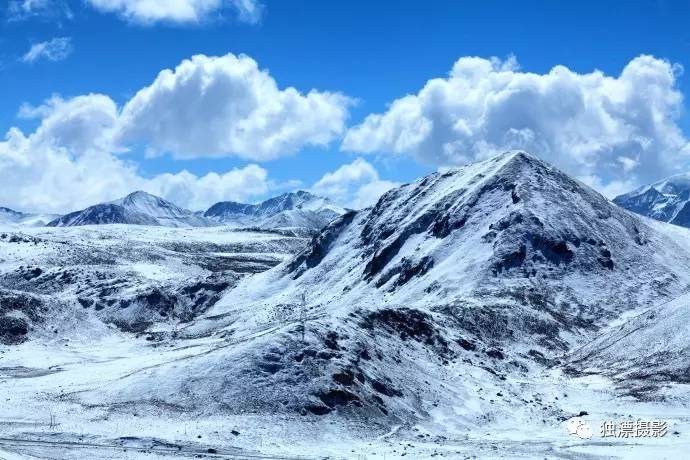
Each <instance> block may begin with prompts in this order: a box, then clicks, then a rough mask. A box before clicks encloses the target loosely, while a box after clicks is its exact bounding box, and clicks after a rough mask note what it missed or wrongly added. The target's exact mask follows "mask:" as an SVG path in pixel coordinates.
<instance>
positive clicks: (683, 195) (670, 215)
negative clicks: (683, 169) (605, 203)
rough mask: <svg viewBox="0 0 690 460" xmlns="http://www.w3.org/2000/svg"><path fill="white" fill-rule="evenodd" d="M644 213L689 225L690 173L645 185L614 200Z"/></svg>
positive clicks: (663, 220) (670, 221) (664, 220)
mask: <svg viewBox="0 0 690 460" xmlns="http://www.w3.org/2000/svg"><path fill="white" fill-rule="evenodd" d="M613 202H614V203H616V204H617V205H619V206H621V207H623V208H625V209H628V210H630V211H633V212H635V213H637V214H641V215H643V216H647V217H651V218H653V219H656V220H660V221H662V222H669V223H672V224H675V225H681V226H683V227H690V174H679V175H676V176H671V177H669V178H667V179H663V180H660V181H658V182H655V183H653V184H651V185H646V186H644V187H641V188H639V189H637V190H633V191H632V192H630V193H626V194H624V195H621V196H618V197H616V198H615V199H614V200H613Z"/></svg>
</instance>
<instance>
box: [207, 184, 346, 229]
mask: <svg viewBox="0 0 690 460" xmlns="http://www.w3.org/2000/svg"><path fill="white" fill-rule="evenodd" d="M345 212H346V211H345V209H343V208H341V207H340V206H338V205H336V204H335V203H333V202H332V201H330V200H329V199H327V198H323V197H319V196H316V195H313V194H311V193H309V192H306V191H303V190H300V191H297V192H291V193H284V194H282V195H280V196H277V197H274V198H270V199H268V200H266V201H263V202H261V203H258V204H244V203H236V202H232V201H224V202H220V203H216V204H214V205H213V206H211V207H210V208H209V209H208V210H207V211H206V212H205V213H204V216H205V217H207V218H209V219H212V220H214V221H216V222H219V223H223V224H225V225H232V226H241V227H252V226H255V227H262V228H289V227H303V228H310V229H313V230H320V229H321V228H323V227H324V226H325V225H326V224H328V223H329V222H330V221H332V220H333V219H335V218H336V217H338V216H341V215H342V214H345Z"/></svg>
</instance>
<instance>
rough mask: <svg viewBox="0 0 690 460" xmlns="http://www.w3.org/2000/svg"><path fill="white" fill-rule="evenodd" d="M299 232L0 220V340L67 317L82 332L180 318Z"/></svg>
mask: <svg viewBox="0 0 690 460" xmlns="http://www.w3.org/2000/svg"><path fill="white" fill-rule="evenodd" d="M306 241H307V240H306V239H305V238H301V237H294V236H290V235H284V234H280V233H270V232H249V231H234V230H232V229H229V228H225V227H208V228H166V227H160V226H143V225H141V226H131V225H107V226H75V227H65V228H50V227H47V228H21V229H19V228H17V227H13V226H12V227H0V343H2V342H3V338H5V339H7V340H6V341H9V342H14V341H24V340H26V339H36V338H40V337H44V336H45V334H46V333H49V334H50V333H52V330H53V329H54V328H57V329H58V330H61V331H63V330H68V329H71V328H72V327H74V325H75V323H77V324H80V326H79V328H80V329H79V332H80V333H81V334H85V335H88V331H89V329H90V328H95V329H99V328H102V327H103V323H106V324H114V325H116V326H118V327H119V328H121V329H123V330H129V331H142V330H145V329H146V328H148V327H149V326H154V327H155V326H156V325H160V324H170V323H176V322H179V321H182V322H185V321H189V320H191V319H192V318H193V317H194V316H196V315H198V314H201V312H203V311H205V310H206V309H208V308H210V306H211V305H212V304H213V303H214V302H215V301H217V300H218V298H219V296H220V293H221V292H222V290H223V289H225V288H227V287H228V286H230V285H231V284H233V283H235V282H236V281H237V280H238V279H239V278H241V277H242V276H245V275H247V274H251V273H256V272H259V271H264V270H266V269H268V268H270V267H272V266H274V265H276V264H278V263H279V262H281V261H282V260H284V259H285V258H286V257H287V256H289V255H291V254H294V253H295V252H296V251H298V250H299V249H301V248H302V247H304V245H305V244H306ZM12 324H14V325H15V326H16V327H12ZM22 325H23V326H22ZM50 325H52V327H51V326H50ZM5 333H6V334H5ZM3 334H4V335H3Z"/></svg>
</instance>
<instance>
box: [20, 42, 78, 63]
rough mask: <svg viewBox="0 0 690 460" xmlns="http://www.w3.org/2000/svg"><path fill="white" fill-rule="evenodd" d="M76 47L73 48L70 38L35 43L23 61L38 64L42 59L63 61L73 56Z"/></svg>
mask: <svg viewBox="0 0 690 460" xmlns="http://www.w3.org/2000/svg"><path fill="white" fill-rule="evenodd" d="M72 51H74V47H73V46H72V39H71V38H69V37H58V38H53V39H52V40H48V41H45V42H39V43H34V44H33V45H31V48H29V51H27V52H26V54H24V56H23V57H22V61H24V62H36V61H38V60H40V59H46V60H48V61H53V62H57V61H62V60H63V59H67V57H68V56H69V55H70V54H72Z"/></svg>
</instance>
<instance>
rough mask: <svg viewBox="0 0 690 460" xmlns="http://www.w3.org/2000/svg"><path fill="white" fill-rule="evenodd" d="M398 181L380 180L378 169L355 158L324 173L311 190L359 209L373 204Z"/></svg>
mask: <svg viewBox="0 0 690 460" xmlns="http://www.w3.org/2000/svg"><path fill="white" fill-rule="evenodd" d="M398 185H400V184H398V183H396V182H391V181H387V180H382V179H381V178H380V177H379V173H378V171H376V169H375V168H374V166H372V165H371V164H370V163H369V162H367V161H366V160H363V159H362V158H357V159H356V160H354V161H353V162H352V163H349V164H346V165H343V166H341V167H340V168H338V169H337V170H335V171H333V172H329V173H326V174H324V176H323V177H322V178H321V179H319V180H318V182H316V183H315V184H314V185H313V186H312V188H311V190H312V192H313V193H315V194H317V195H321V196H325V197H329V198H331V199H333V200H334V201H337V202H338V203H340V204H341V205H343V206H345V207H348V208H352V209H361V208H365V207H368V206H371V205H373V204H374V203H376V201H377V200H378V199H379V198H380V197H381V195H383V194H384V193H386V192H387V191H388V190H390V189H392V188H393V187H397V186H398Z"/></svg>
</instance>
